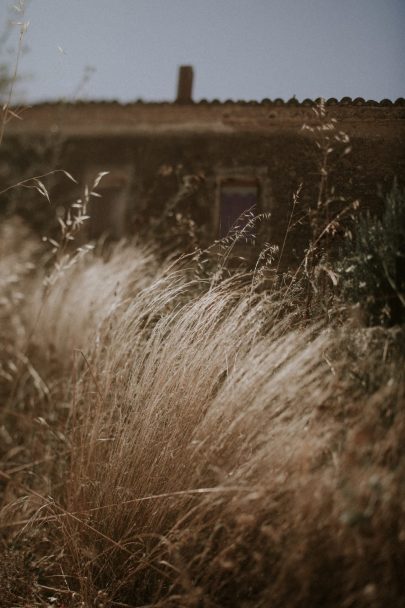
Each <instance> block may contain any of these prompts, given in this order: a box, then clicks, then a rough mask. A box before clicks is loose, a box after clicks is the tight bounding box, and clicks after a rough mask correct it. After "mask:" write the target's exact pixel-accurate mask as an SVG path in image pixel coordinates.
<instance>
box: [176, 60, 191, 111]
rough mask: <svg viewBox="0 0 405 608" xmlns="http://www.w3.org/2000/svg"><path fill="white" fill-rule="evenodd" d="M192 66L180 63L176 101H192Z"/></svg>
mask: <svg viewBox="0 0 405 608" xmlns="http://www.w3.org/2000/svg"><path fill="white" fill-rule="evenodd" d="M193 76H194V72H193V66H191V65H181V66H180V67H179V77H178V81H177V98H176V103H192V101H193Z"/></svg>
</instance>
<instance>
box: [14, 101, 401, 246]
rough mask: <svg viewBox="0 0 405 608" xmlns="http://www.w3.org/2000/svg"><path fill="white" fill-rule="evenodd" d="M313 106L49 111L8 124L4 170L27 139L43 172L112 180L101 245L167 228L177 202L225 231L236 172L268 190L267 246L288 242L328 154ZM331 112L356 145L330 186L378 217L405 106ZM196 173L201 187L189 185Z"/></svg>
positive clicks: (336, 161) (338, 159) (353, 106)
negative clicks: (317, 134) (148, 228)
mask: <svg viewBox="0 0 405 608" xmlns="http://www.w3.org/2000/svg"><path fill="white" fill-rule="evenodd" d="M312 105H313V102H310V101H306V102H304V103H303V104H297V103H296V102H295V101H294V100H292V101H291V102H289V103H288V104H284V103H283V102H281V101H276V102H267V101H264V102H262V103H260V104H257V103H249V104H244V103H243V104H242V103H224V104H219V103H215V102H214V103H199V104H189V105H176V104H142V103H136V104H129V105H127V106H121V105H119V104H113V103H85V104H84V103H83V104H76V105H72V106H69V105H68V106H62V105H55V104H43V105H39V106H34V107H33V108H31V109H29V110H27V111H26V112H25V113H24V115H23V120H21V121H13V122H12V123H10V128H9V130H8V136H7V137H8V141H7V142H6V149H7V146H8V149H9V150H12V151H13V152H14V154H11V155H9V157H8V159H4V158H3V161H2V162H3V166H4V164H5V163H7V161H8V162H9V163H10V159H11V158H12V156H14V157H15V158H19V157H20V152H22V153H23V154H24V152H23V148H24V145H25V146H27V143H25V144H21V142H22V141H23V140H25V142H31V143H29V145H30V146H31V148H32V145H33V144H32V142H37V147H39V148H40V147H41V146H40V145H39V144H38V142H40V141H42V142H43V143H42V146H43V149H44V150H47V152H46V153H45V154H44V163H45V165H46V166H44V167H42V169H48V170H50V169H52V168H55V167H56V166H58V167H63V168H65V169H66V170H68V171H70V172H71V173H72V174H73V175H75V176H76V177H78V178H79V179H80V180H81V181H82V182H84V181H88V180H89V179H91V177H92V176H94V175H95V174H96V173H97V172H98V171H111V174H110V176H108V177H107V178H106V179H105V181H104V185H103V183H102V185H101V191H103V188H104V200H103V201H102V202H100V200H97V201H95V214H96V221H95V223H94V224H93V227H92V231H91V234H92V236H96V235H97V233H100V232H102V231H104V230H106V229H109V230H110V231H111V232H112V233H113V235H114V236H119V235H120V234H122V233H125V232H130V233H131V232H134V231H139V230H142V227H143V225H144V224H145V223H146V222H147V218H151V217H152V218H154V221H155V225H159V218H160V219H161V218H162V216H163V215H164V212H165V209H167V204H168V201H171V203H170V204H171V205H172V207H173V206H174V201H175V199H176V195H177V199H178V201H177V207H176V209H178V210H180V211H181V212H182V213H184V214H187V213H190V214H191V216H192V217H193V218H194V219H195V222H196V224H197V226H199V227H202V229H201V236H202V238H203V240H204V241H206V242H209V241H210V240H212V239H213V238H215V237H216V235H217V230H218V222H217V214H218V208H217V207H218V200H217V186H218V180H219V179H220V178H221V176H224V175H226V174H228V173H229V172H232V171H234V172H236V173H238V172H239V173H240V174H241V175H250V174H256V175H259V176H260V182H261V190H262V197H261V208H260V209H259V211H270V212H271V220H270V221H269V222H268V225H267V228H266V235H265V237H263V238H266V239H270V240H271V241H272V242H275V243H277V242H278V243H279V242H280V241H281V240H282V239H283V237H284V233H285V229H286V225H287V221H288V217H289V213H290V208H291V201H292V196H293V193H294V191H295V190H296V189H297V187H298V185H299V184H300V183H302V184H303V187H302V191H301V196H300V203H299V207H297V209H298V211H300V209H302V210H303V211H304V210H305V209H307V208H308V207H309V206H310V205H311V204H314V202H315V201H316V197H317V189H318V185H319V181H320V163H321V158H320V153H319V150H318V149H317V147H316V145H315V142H314V135H313V134H311V133H310V132H308V131H303V130H302V129H301V127H302V125H303V124H304V123H307V124H312V125H313V126H315V125H316V124H317V120H316V117H315V115H314V112H313V109H312V107H311V106H312ZM326 109H327V119H328V120H329V119H330V118H335V119H336V120H337V123H336V125H337V126H336V128H337V130H342V131H344V132H346V133H347V134H348V135H349V137H350V140H351V144H350V145H351V148H352V149H351V152H350V154H347V155H345V156H342V155H341V152H342V149H343V148H342V146H340V145H336V151H335V152H333V153H331V154H330V157H329V161H330V162H329V168H328V172H329V175H328V181H329V185H330V186H332V185H333V187H334V189H335V192H336V195H338V196H340V197H343V198H345V199H347V200H348V201H350V200H353V199H355V198H358V199H360V200H361V202H362V204H363V205H364V206H372V207H375V208H378V205H379V204H380V203H379V193H381V192H384V191H387V190H388V189H389V188H390V187H391V185H392V181H393V179H394V177H397V178H398V179H399V180H403V179H404V176H405V143H404V142H405V128H404V125H405V102H404V101H403V100H398V101H397V102H396V104H395V105H394V104H391V103H390V102H383V103H382V104H376V103H375V102H364V100H357V101H356V100H355V102H352V101H351V100H345V101H343V102H341V103H335V100H329V102H328V104H327V106H326ZM19 142H20V143H19ZM56 144H57V145H56ZM21 146H22V147H21ZM18 149H19V150H20V152H17V151H18ZM50 150H51V153H50V152H49V151H50ZM12 162H15V160H13V161H12ZM52 162H53V163H54V164H53V165H52V164H51V163H52ZM55 163H56V164H55ZM26 164H27V165H29V159H27V163H26ZM6 174H7V171H3V175H6ZM190 175H193V176H196V177H195V179H194V180H191V182H190V180H189V181H187V179H188V178H186V181H185V182H184V181H183V179H184V177H185V176H190ZM54 182H55V183H54V185H53V195H54V198H55V200H59V201H60V202H62V203H66V202H67V200H68V199H69V197H70V196H73V195H74V191H73V190H74V189H72V190H71V191H69V190H68V189H67V184H66V182H63V184H62V185H61V183H60V182H58V181H57V180H54ZM179 193H180V196H179ZM173 208H174V207H173ZM159 229H162V227H160V228H159ZM306 238H307V234H306V229H305V227H304V226H300V228H299V230H295V231H293V232H292V233H291V235H289V240H288V248H289V250H290V251H292V250H293V249H294V248H297V255H300V251H301V250H302V248H303V246H304V244H305V242H306Z"/></svg>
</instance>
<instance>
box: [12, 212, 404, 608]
mask: <svg viewBox="0 0 405 608" xmlns="http://www.w3.org/2000/svg"><path fill="white" fill-rule="evenodd" d="M1 230H2V233H1V240H0V243H1V268H0V271H1V285H0V288H1V296H0V298H1V299H0V304H1V308H0V311H1V322H2V324H1V328H2V329H1V344H2V349H1V367H0V371H1V377H0V380H1V385H0V390H1V397H2V406H1V410H0V417H1V419H0V433H1V442H0V446H1V447H0V476H1V480H0V484H1V485H0V487H1V494H0V533H1V545H0V551H1V558H0V588H1V589H2V591H1V593H0V606H2V607H3V606H4V607H10V606H15V607H23V606H24V607H25V606H27V607H28V606H38V607H39V606H57V607H60V608H68V607H78V606H86V607H87V606H99V607H101V606H131V607H138V608H140V607H141V606H142V607H146V606H150V607H156V608H157V607H162V608H163V607H164V608H166V607H170V608H172V607H173V608H175V607H187V608H188V607H190V608H191V607H195V608H197V607H203V608H205V607H207V608H208V607H209V608H214V607H215V608H217V607H218V608H219V607H222V606H224V607H226V606H229V607H231V606H232V607H233V606H241V607H242V608H245V607H246V608H247V607H255V608H256V607H257V608H259V607H263V608H264V607H273V606H274V607H284V606H291V607H293V606H294V607H297V608H298V607H302V606H308V607H315V606H319V607H321V606H336V607H338V606H339V607H343V606H344V607H353V608H358V607H364V608H366V607H369V606H375V607H377V606H383V605H384V606H385V607H387V608H388V607H389V606H392V607H394V606H400V605H401V601H402V600H403V598H404V592H405V589H404V578H403V572H404V566H405V551H404V547H405V527H404V505H405V492H404V472H405V471H404V463H405V461H404V454H403V445H404V440H405V415H404V382H403V380H404V378H403V375H404V366H403V363H404V349H403V344H404V332H403V328H402V327H401V326H393V327H391V328H385V327H382V326H375V327H367V326H365V325H364V323H362V322H361V319H360V320H359V318H358V316H356V315H355V314H354V313H353V312H352V310H351V309H350V307H349V306H346V307H344V306H343V303H342V301H337V302H336V304H335V308H336V310H337V311H338V313H336V315H335V316H334V317H333V316H332V320H330V319H329V321H328V322H325V319H324V318H323V317H322V315H317V314H315V313H313V315H312V316H311V318H306V316H305V315H304V314H301V312H300V306H301V304H300V301H299V298H298V300H297V301H294V299H293V297H294V289H292V288H291V284H289V286H288V288H287V289H286V288H285V287H279V288H278V289H276V288H273V289H272V288H271V287H270V288H269V287H268V286H267V287H266V288H265V287H264V286H263V282H261V281H260V280H258V278H257V277H258V275H257V272H256V274H253V275H252V273H250V274H249V273H246V272H244V273H237V272H234V273H222V275H220V276H219V275H218V272H217V273H210V271H206V272H205V273H202V272H201V271H200V270H199V268H198V267H197V264H196V262H195V261H194V260H193V259H192V256H183V257H182V258H180V259H178V260H174V261H171V262H169V261H167V262H164V261H163V262H162V260H160V259H159V256H158V255H157V251H156V248H154V246H144V245H141V244H139V243H138V244H137V243H118V244H116V245H115V246H112V247H110V248H109V249H108V251H105V250H104V251H97V248H96V250H94V251H93V252H88V253H87V255H85V256H83V257H80V256H79V258H78V259H77V260H76V263H74V264H69V263H63V261H62V262H61V260H59V262H58V263H59V266H57V267H56V270H55V265H54V262H53V261H52V260H51V261H50V258H49V251H48V250H47V249H46V247H45V245H44V244H42V243H40V242H39V241H37V240H36V238H35V237H34V236H33V235H32V234H31V233H30V231H29V229H28V228H27V227H26V226H24V225H23V224H22V222H20V221H17V220H12V221H9V222H6V223H4V224H3V226H2V229H1ZM66 255H67V258H66V259H68V260H71V259H73V258H72V257H70V258H69V255H70V254H66ZM72 256H73V254H72ZM73 257H74V256H73ZM46 277H48V279H47V280H45V281H44V279H46ZM50 277H51V278H50ZM342 310H344V312H342Z"/></svg>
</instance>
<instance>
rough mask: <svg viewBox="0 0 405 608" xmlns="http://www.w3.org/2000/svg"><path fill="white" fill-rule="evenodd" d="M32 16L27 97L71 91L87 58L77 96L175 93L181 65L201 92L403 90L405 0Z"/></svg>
mask: <svg viewBox="0 0 405 608" xmlns="http://www.w3.org/2000/svg"><path fill="white" fill-rule="evenodd" d="M12 4H13V2H11V1H9V0H0V23H5V22H6V20H7V14H8V13H7V8H8V7H10V6H11V5H12ZM26 18H27V19H29V20H30V26H29V29H28V32H27V34H26V39H25V40H26V44H27V46H28V47H29V50H28V52H27V53H26V54H25V55H24V56H23V58H22V61H21V69H20V73H21V74H22V75H30V78H29V79H26V81H25V82H24V83H23V89H24V93H25V100H26V101H38V100H43V99H57V98H60V97H68V98H72V97H73V96H74V95H75V91H77V88H78V86H79V83H80V82H81V80H82V78H83V74H84V72H85V69H86V66H91V67H93V68H95V71H94V73H93V74H92V75H91V78H90V80H89V81H88V82H87V84H86V85H85V87H84V88H83V89H82V91H81V94H80V96H81V97H83V96H84V97H86V98H93V99H102V98H105V99H118V100H121V101H130V100H133V99H136V98H138V97H142V98H143V99H145V100H171V99H173V98H174V96H175V88H176V78H177V66H178V65H180V64H192V65H194V68H195V87H194V98H195V99H200V98H204V97H205V98H208V99H214V98H219V99H222V100H225V99H228V98H232V99H259V100H260V99H262V98H264V97H269V98H272V99H274V98H276V97H282V98H284V99H289V98H290V97H292V96H293V95H296V96H297V97H298V99H301V100H302V99H304V98H305V97H311V98H316V97H319V96H323V97H338V98H341V97H343V96H346V95H348V96H351V97H357V96H360V97H365V98H371V99H376V100H381V99H382V98H384V97H388V98H391V99H396V98H397V97H405V0H198V1H197V0H30V2H29V5H28V10H27V16H26ZM16 37H17V30H16V31H15V32H13V36H12V38H14V40H15V39H16ZM58 47H60V48H61V49H63V52H61V51H60V50H59V49H58ZM21 86H22V85H20V90H21Z"/></svg>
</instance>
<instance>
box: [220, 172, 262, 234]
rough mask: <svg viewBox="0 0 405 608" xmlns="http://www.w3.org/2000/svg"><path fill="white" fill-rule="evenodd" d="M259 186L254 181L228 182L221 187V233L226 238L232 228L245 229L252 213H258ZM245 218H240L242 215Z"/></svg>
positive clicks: (235, 180) (234, 180) (236, 180)
mask: <svg viewBox="0 0 405 608" xmlns="http://www.w3.org/2000/svg"><path fill="white" fill-rule="evenodd" d="M257 199H258V185H257V182H255V181H252V180H243V179H232V180H226V181H224V182H222V183H221V186H220V212H219V233H220V236H221V237H223V236H226V235H227V234H228V232H229V231H230V230H231V228H232V227H235V226H238V228H239V229H240V228H243V226H245V225H246V224H247V222H248V221H249V219H250V217H249V216H250V214H247V213H246V212H247V211H251V212H252V213H253V214H255V213H257ZM243 214H246V215H244V216H243V217H240V216H241V215H243Z"/></svg>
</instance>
